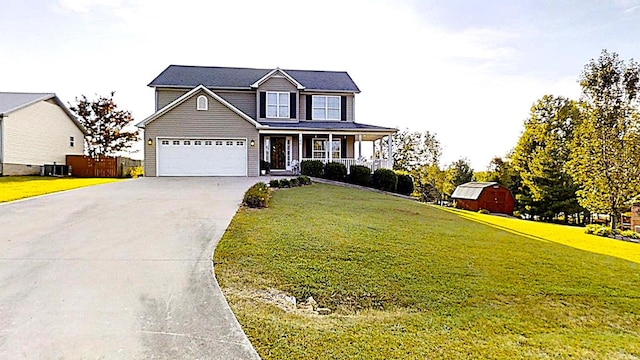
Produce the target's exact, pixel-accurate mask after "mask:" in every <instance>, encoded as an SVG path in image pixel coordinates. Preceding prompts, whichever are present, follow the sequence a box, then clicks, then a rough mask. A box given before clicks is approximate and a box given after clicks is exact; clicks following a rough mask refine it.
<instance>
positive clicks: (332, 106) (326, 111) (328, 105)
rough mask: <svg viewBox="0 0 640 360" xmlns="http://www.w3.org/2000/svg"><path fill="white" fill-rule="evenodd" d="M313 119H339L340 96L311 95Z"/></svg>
mask: <svg viewBox="0 0 640 360" xmlns="http://www.w3.org/2000/svg"><path fill="white" fill-rule="evenodd" d="M313 120H340V96H324V95H313Z"/></svg>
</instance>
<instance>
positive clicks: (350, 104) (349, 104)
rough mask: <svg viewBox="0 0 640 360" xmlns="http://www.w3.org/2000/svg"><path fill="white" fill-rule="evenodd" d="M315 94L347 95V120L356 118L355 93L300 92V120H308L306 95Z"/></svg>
mask: <svg viewBox="0 0 640 360" xmlns="http://www.w3.org/2000/svg"><path fill="white" fill-rule="evenodd" d="M313 95H328V96H346V97H347V120H346V121H353V119H354V116H353V115H354V108H353V100H354V95H353V94H335V93H326V94H323V93H302V94H300V101H299V102H298V118H299V119H300V120H306V119H307V99H306V96H313Z"/></svg>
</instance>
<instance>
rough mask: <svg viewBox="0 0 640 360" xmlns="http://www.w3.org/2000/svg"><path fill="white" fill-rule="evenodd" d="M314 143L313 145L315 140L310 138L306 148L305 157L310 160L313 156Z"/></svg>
mask: <svg viewBox="0 0 640 360" xmlns="http://www.w3.org/2000/svg"><path fill="white" fill-rule="evenodd" d="M312 143H313V140H312V139H311V138H308V139H307V143H306V146H305V150H306V154H305V155H304V157H305V158H307V159H309V158H311V157H312V156H313V155H312V154H311V146H312Z"/></svg>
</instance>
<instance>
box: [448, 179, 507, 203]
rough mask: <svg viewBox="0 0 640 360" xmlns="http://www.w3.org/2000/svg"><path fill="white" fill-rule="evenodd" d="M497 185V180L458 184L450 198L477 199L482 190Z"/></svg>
mask: <svg viewBox="0 0 640 360" xmlns="http://www.w3.org/2000/svg"><path fill="white" fill-rule="evenodd" d="M493 185H498V183H497V182H468V183H466V184H462V185H459V186H458V187H457V188H456V189H455V191H454V192H453V194H451V198H452V199H466V200H478V198H479V197H480V194H481V193H482V190H484V189H485V188H488V187H491V186H493Z"/></svg>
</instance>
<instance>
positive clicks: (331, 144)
mask: <svg viewBox="0 0 640 360" xmlns="http://www.w3.org/2000/svg"><path fill="white" fill-rule="evenodd" d="M332 150H333V134H332V133H329V162H331V161H332V160H333V151H332Z"/></svg>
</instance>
